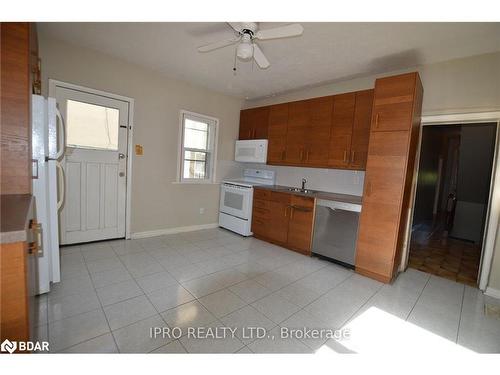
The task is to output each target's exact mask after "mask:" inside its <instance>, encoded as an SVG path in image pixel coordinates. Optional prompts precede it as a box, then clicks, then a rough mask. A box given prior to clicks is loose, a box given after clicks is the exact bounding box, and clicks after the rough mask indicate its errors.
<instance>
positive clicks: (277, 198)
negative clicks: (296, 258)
mask: <svg viewBox="0 0 500 375" xmlns="http://www.w3.org/2000/svg"><path fill="white" fill-rule="evenodd" d="M314 207H315V201H314V198H308V197H302V196H297V195H294V194H290V193H284V192H275V191H270V190H266V189H259V188H255V192H254V200H253V214H252V232H253V233H254V236H255V237H257V238H260V239H263V240H265V241H269V242H272V243H275V244H277V245H281V246H283V247H286V248H288V249H290V250H294V251H297V252H300V253H302V254H306V255H310V254H311V243H312V234H313V226H314Z"/></svg>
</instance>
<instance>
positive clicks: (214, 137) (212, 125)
mask: <svg viewBox="0 0 500 375" xmlns="http://www.w3.org/2000/svg"><path fill="white" fill-rule="evenodd" d="M186 117H187V118H191V119H193V120H201V121H206V122H208V123H209V125H208V144H209V146H208V150H209V151H210V152H209V155H210V160H207V164H208V170H207V174H208V178H203V179H201V178H184V150H185V149H184V119H185V118H186ZM218 130H219V119H217V118H215V117H211V116H207V115H203V114H200V113H196V112H191V111H186V110H184V109H183V110H181V111H180V114H179V143H178V152H177V154H178V155H177V156H178V160H177V180H176V183H182V184H213V183H215V173H216V167H217V144H218V135H219V131H218Z"/></svg>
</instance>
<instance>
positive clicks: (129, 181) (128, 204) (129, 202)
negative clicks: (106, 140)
mask: <svg viewBox="0 0 500 375" xmlns="http://www.w3.org/2000/svg"><path fill="white" fill-rule="evenodd" d="M57 87H62V88H66V89H73V90H78V91H82V92H85V93H89V94H95V95H100V96H104V97H107V98H111V99H116V100H121V101H124V102H127V103H128V108H129V111H128V136H127V174H126V175H127V184H126V186H127V193H126V203H125V238H126V239H130V235H131V233H130V223H131V208H132V158H133V155H134V154H133V147H132V145H133V136H134V102H135V101H134V99H133V98H129V97H128V96H123V95H117V94H113V93H110V92H107V91H101V90H96V89H93V88H90V87H85V86H81V85H75V84H72V83H68V82H63V81H58V80H55V79H49V97H55V95H56V88H57Z"/></svg>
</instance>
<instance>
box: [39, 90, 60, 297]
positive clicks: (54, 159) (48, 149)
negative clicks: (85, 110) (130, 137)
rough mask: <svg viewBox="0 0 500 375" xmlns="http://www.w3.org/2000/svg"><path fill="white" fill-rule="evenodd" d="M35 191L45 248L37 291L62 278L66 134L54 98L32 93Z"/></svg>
mask: <svg viewBox="0 0 500 375" xmlns="http://www.w3.org/2000/svg"><path fill="white" fill-rule="evenodd" d="M31 108H32V113H31V124H32V157H33V186H32V189H33V195H34V196H35V204H36V217H37V221H38V223H39V224H41V228H42V250H41V251H40V252H39V256H38V293H37V294H42V293H47V292H49V291H50V284H51V283H57V282H59V281H60V280H61V271H60V264H59V210H60V208H61V206H62V204H63V202H64V188H65V187H64V173H63V169H62V167H61V165H60V164H59V161H60V160H61V159H62V158H63V157H64V152H65V147H66V135H65V128H64V121H63V117H62V116H61V114H60V112H59V110H58V109H57V106H56V100H55V99H54V98H47V99H46V98H44V97H43V96H40V95H32V104H31Z"/></svg>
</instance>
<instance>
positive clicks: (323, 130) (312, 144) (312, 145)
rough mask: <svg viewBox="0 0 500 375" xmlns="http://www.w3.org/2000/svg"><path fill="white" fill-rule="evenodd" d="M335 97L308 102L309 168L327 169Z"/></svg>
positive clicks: (307, 146)
mask: <svg viewBox="0 0 500 375" xmlns="http://www.w3.org/2000/svg"><path fill="white" fill-rule="evenodd" d="M332 111H333V96H325V97H322V98H315V99H311V100H309V101H308V112H309V123H308V125H309V126H308V130H307V133H306V137H305V140H306V151H305V155H304V162H305V164H306V165H308V166H315V167H327V166H328V154H329V149H330V129H331V123H332Z"/></svg>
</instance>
